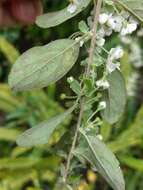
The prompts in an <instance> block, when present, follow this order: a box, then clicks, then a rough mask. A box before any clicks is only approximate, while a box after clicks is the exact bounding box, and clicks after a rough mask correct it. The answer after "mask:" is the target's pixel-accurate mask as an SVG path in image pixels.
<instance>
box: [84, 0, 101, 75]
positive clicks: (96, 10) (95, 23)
mask: <svg viewBox="0 0 143 190" xmlns="http://www.w3.org/2000/svg"><path fill="white" fill-rule="evenodd" d="M101 6H102V0H97V6H94V21H93V28H92V38H91V45H90V50H89V59H88V65H87V70H86V77H88V76H89V75H90V68H91V65H92V62H93V57H94V49H95V45H96V35H97V26H98V20H99V14H100V11H101Z"/></svg>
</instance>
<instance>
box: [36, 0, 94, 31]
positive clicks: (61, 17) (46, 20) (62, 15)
mask: <svg viewBox="0 0 143 190" xmlns="http://www.w3.org/2000/svg"><path fill="white" fill-rule="evenodd" d="M90 1H91V0H82V1H81V2H79V4H77V9H76V11H75V12H74V13H70V12H68V10H67V7H66V8H64V9H62V10H60V11H57V12H52V13H47V14H43V15H41V16H38V17H37V19H36V24H37V25H38V26H39V27H41V28H50V27H54V26H57V25H59V24H61V23H63V22H65V21H67V20H68V19H70V18H72V17H74V16H75V15H77V14H78V13H80V12H81V11H83V10H84V9H85V8H86V7H87V6H88V5H89V3H90Z"/></svg>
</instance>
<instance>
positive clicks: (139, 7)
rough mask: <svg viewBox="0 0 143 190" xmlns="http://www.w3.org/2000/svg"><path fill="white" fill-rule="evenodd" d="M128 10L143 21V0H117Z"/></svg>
mask: <svg viewBox="0 0 143 190" xmlns="http://www.w3.org/2000/svg"><path fill="white" fill-rule="evenodd" d="M117 2H118V3H119V4H120V5H122V6H123V7H124V8H125V9H126V10H128V11H129V12H130V13H132V14H133V15H134V16H135V17H136V18H138V19H139V20H140V21H141V22H143V1H142V0H120V1H119V0H117Z"/></svg>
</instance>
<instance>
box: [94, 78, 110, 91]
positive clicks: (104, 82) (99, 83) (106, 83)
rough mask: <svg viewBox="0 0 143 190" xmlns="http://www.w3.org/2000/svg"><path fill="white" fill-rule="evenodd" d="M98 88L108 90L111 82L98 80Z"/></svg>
mask: <svg viewBox="0 0 143 190" xmlns="http://www.w3.org/2000/svg"><path fill="white" fill-rule="evenodd" d="M96 86H97V87H99V88H100V87H103V89H107V88H109V86H110V85H109V82H108V81H107V80H102V79H101V80H98V81H96Z"/></svg>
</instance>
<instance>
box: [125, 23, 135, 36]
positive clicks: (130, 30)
mask: <svg viewBox="0 0 143 190" xmlns="http://www.w3.org/2000/svg"><path fill="white" fill-rule="evenodd" d="M127 28H128V33H129V34H131V33H132V32H134V31H135V30H136V29H137V23H130V24H128V25H127Z"/></svg>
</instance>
